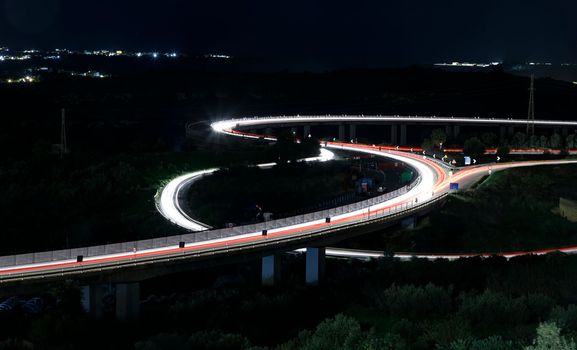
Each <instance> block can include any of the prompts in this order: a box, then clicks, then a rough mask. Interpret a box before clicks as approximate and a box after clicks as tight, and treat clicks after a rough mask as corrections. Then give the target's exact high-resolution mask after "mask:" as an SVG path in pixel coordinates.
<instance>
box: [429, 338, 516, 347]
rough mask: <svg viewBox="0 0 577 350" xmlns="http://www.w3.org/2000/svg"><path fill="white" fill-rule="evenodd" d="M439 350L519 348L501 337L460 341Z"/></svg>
mask: <svg viewBox="0 0 577 350" xmlns="http://www.w3.org/2000/svg"><path fill="white" fill-rule="evenodd" d="M437 349H438V350H513V349H517V347H516V346H515V345H514V344H513V342H512V341H510V340H503V338H501V337H499V336H492V337H489V338H485V339H459V340H455V341H453V342H451V344H449V345H448V346H437Z"/></svg>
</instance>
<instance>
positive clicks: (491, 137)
mask: <svg viewBox="0 0 577 350" xmlns="http://www.w3.org/2000/svg"><path fill="white" fill-rule="evenodd" d="M481 141H483V143H484V144H485V146H487V147H494V146H496V145H497V143H498V142H499V138H498V137H497V134H495V133H494V132H486V133H483V134H482V135H481Z"/></svg>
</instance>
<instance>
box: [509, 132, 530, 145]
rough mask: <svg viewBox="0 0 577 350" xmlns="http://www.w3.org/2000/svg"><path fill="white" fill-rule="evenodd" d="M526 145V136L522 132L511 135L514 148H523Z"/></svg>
mask: <svg viewBox="0 0 577 350" xmlns="http://www.w3.org/2000/svg"><path fill="white" fill-rule="evenodd" d="M526 143H527V135H525V134H524V133H522V132H516V133H515V135H513V141H512V144H513V146H515V147H523V146H525V145H526Z"/></svg>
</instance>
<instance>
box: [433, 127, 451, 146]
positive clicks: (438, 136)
mask: <svg viewBox="0 0 577 350" xmlns="http://www.w3.org/2000/svg"><path fill="white" fill-rule="evenodd" d="M431 141H433V144H434V145H435V146H437V145H440V144H441V143H445V141H447V134H445V131H443V129H435V130H433V131H432V132H431Z"/></svg>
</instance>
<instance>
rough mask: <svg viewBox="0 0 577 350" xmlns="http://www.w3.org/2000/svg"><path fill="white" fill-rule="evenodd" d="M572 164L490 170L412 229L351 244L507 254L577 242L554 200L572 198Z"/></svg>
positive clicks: (574, 227) (574, 226) (575, 227)
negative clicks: (491, 171)
mask: <svg viewBox="0 0 577 350" xmlns="http://www.w3.org/2000/svg"><path fill="white" fill-rule="evenodd" d="M576 174H577V166H575V165H562V166H541V167H531V168H517V169H510V170H507V171H504V172H498V173H494V174H493V175H491V176H490V177H488V178H487V179H486V181H484V182H483V183H482V184H480V185H479V186H478V187H477V188H476V189H475V190H474V191H469V192H465V193H459V194H456V195H453V196H451V197H449V200H448V202H447V203H446V205H445V206H444V207H443V208H442V209H441V210H439V211H437V212H434V213H432V214H431V215H430V218H429V219H427V220H425V222H424V223H423V225H422V226H421V227H420V228H418V229H416V230H409V231H403V232H398V233H397V234H394V237H392V238H391V237H390V234H387V233H384V234H379V235H375V236H370V237H367V238H366V239H365V240H364V241H363V240H361V241H359V242H355V243H351V244H353V245H354V246H364V247H367V248H370V249H378V248H377V247H380V248H381V249H382V250H390V251H415V252H495V253H496V252H508V251H509V252H510V251H520V250H536V249H544V248H547V247H551V248H553V247H563V246H568V245H575V244H577V223H572V222H570V221H568V220H567V219H565V218H563V217H561V216H560V215H559V198H560V197H565V198H569V199H575V198H577V188H576V187H575V185H574V184H575V181H576V180H577V178H576Z"/></svg>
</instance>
